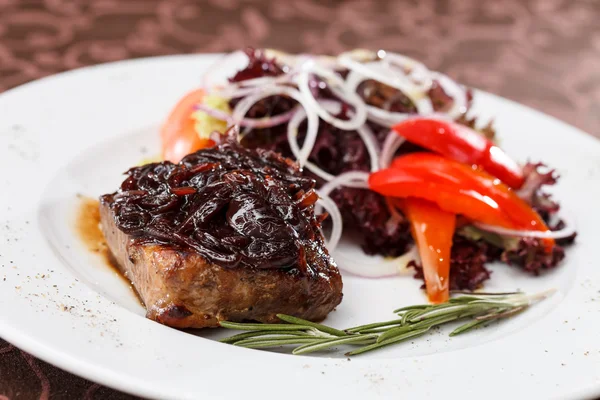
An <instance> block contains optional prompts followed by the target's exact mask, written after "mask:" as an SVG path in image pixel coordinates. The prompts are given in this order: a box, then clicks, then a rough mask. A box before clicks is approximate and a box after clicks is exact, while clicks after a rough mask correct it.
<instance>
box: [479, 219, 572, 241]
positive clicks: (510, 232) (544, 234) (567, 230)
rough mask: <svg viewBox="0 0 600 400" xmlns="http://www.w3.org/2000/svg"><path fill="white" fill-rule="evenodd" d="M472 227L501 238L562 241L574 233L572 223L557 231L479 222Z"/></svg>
mask: <svg viewBox="0 0 600 400" xmlns="http://www.w3.org/2000/svg"><path fill="white" fill-rule="evenodd" d="M473 225H475V226H476V227H477V228H479V229H481V230H484V231H488V232H492V233H496V234H498V235H501V236H514V237H532V238H537V239H562V238H566V237H569V236H572V235H573V234H574V233H575V224H573V223H572V222H570V223H567V224H566V226H565V227H564V228H562V229H561V230H559V231H524V230H516V229H507V228H502V227H499V226H493V225H487V224H483V223H481V222H475V223H473Z"/></svg>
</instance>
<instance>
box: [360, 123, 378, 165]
mask: <svg viewBox="0 0 600 400" xmlns="http://www.w3.org/2000/svg"><path fill="white" fill-rule="evenodd" d="M356 132H357V133H358V136H360V138H361V139H362V141H363V142H364V143H365V146H366V148H367V152H368V153H369V158H370V161H371V172H375V171H377V170H378V169H379V153H380V149H379V142H378V141H377V138H376V137H375V134H374V133H373V131H372V130H371V128H369V126H368V125H366V124H364V125H362V126H359V127H358V129H357V130H356Z"/></svg>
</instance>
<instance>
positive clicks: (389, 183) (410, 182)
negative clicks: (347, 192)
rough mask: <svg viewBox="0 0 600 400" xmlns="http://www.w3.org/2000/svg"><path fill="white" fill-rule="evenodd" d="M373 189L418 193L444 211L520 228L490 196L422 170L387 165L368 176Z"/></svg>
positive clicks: (398, 193) (389, 193)
mask: <svg viewBox="0 0 600 400" xmlns="http://www.w3.org/2000/svg"><path fill="white" fill-rule="evenodd" d="M369 187H370V188H371V190H373V191H375V192H377V193H379V194H382V195H384V196H391V197H400V198H406V197H417V198H420V199H425V200H429V201H432V202H434V203H435V204H437V206H438V207H439V208H440V209H442V210H443V211H446V212H449V213H454V214H461V215H464V216H466V217H468V218H470V219H472V220H475V221H480V222H483V223H486V224H489V225H496V226H501V227H504V228H509V229H519V228H518V226H515V223H514V222H513V220H512V219H510V218H509V217H508V216H507V215H506V214H505V213H504V212H503V211H502V210H501V209H500V207H499V205H498V204H497V203H496V202H495V201H494V200H492V199H491V198H489V197H487V196H484V195H482V194H481V193H479V192H477V191H476V190H473V189H470V188H464V189H463V188H461V187H460V186H459V185H456V184H447V183H439V182H434V181H432V180H430V179H428V178H427V176H426V175H425V174H423V173H420V172H419V173H415V171H410V170H401V169H397V168H388V169H383V170H379V171H377V172H374V173H372V174H371V175H370V176H369Z"/></svg>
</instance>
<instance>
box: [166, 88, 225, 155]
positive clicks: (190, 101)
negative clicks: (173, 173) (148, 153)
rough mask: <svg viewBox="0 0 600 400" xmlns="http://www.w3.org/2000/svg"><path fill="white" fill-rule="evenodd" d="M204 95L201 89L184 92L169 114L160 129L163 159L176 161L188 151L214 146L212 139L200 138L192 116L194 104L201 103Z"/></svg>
mask: <svg viewBox="0 0 600 400" xmlns="http://www.w3.org/2000/svg"><path fill="white" fill-rule="evenodd" d="M204 96H205V93H204V90H203V89H197V90H194V91H192V92H190V93H188V94H186V95H185V96H184V97H183V98H182V99H181V100H179V102H178V103H177V105H176V106H175V108H174V109H173V110H172V111H171V113H170V114H169V116H168V118H167V120H166V121H165V123H164V124H163V126H162V128H161V131H160V138H161V142H162V156H163V158H164V159H165V160H168V161H172V162H175V163H176V162H179V161H180V160H181V159H182V158H183V157H185V156H186V155H188V154H189V153H193V152H194V151H197V150H200V149H203V148H206V147H211V146H214V142H213V141H212V140H210V139H202V138H200V136H199V135H198V132H196V129H195V120H194V119H193V118H192V114H193V112H194V106H195V105H196V104H198V103H201V102H202V101H203V99H204Z"/></svg>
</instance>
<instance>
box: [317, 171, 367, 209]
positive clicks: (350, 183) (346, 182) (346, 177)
mask: <svg viewBox="0 0 600 400" xmlns="http://www.w3.org/2000/svg"><path fill="white" fill-rule="evenodd" d="M339 187H351V188H360V189H368V188H369V173H368V172H364V171H348V172H343V173H341V174H340V175H338V176H335V177H332V179H331V180H329V182H327V183H325V184H324V185H323V186H321V187H320V188H319V190H318V192H319V195H323V196H329V195H330V194H331V192H333V191H334V190H335V189H337V188H339ZM320 212H321V209H320V206H319V205H318V204H317V207H316V208H315V213H317V214H318V213H320Z"/></svg>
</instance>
